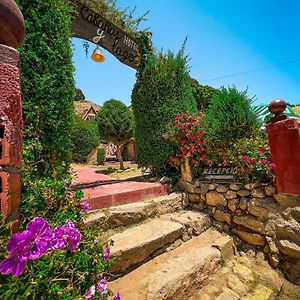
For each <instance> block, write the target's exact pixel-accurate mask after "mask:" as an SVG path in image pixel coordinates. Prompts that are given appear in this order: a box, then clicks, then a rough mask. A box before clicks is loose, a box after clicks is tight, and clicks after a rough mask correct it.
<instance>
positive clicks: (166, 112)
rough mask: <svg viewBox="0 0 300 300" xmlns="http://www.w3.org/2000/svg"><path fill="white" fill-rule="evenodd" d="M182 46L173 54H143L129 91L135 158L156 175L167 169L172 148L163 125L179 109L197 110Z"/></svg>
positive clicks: (171, 118) (180, 110) (179, 110)
mask: <svg viewBox="0 0 300 300" xmlns="http://www.w3.org/2000/svg"><path fill="white" fill-rule="evenodd" d="M183 50H184V47H183V48H182V49H181V50H180V51H179V53H178V54H177V55H174V54H173V53H171V52H169V53H168V54H166V55H164V54H162V53H161V54H158V55H156V54H149V55H147V56H146V58H145V61H144V64H143V68H142V69H141V70H140V71H139V73H138V80H137V82H136V84H135V86H134V89H133V92H132V106H133V112H134V117H135V125H136V134H135V138H136V146H137V161H138V163H139V165H140V166H141V167H151V168H152V169H153V171H154V172H155V173H157V174H158V175H160V174H164V173H166V172H167V165H168V158H169V156H170V155H172V154H173V152H174V148H173V146H172V145H171V144H170V143H168V142H167V141H166V140H165V139H163V137H162V136H163V134H164V133H165V131H166V125H167V124H168V122H169V121H171V120H173V118H174V117H175V115H176V114H177V113H179V112H182V111H188V112H191V113H192V112H197V105H196V102H195V99H194V97H193V91H192V87H191V85H190V82H189V69H188V65H187V57H186V56H185V55H184V51H183Z"/></svg>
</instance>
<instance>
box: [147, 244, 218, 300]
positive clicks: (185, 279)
mask: <svg viewBox="0 0 300 300" xmlns="http://www.w3.org/2000/svg"><path fill="white" fill-rule="evenodd" d="M220 257H221V254H220V251H219V250H217V249H214V248H212V247H204V248H200V249H197V250H191V251H187V252H185V253H184V254H183V255H181V256H178V257H174V258H172V259H170V260H168V261H167V262H166V263H165V264H163V265H162V266H161V267H160V270H159V271H157V272H155V273H153V274H152V276H151V278H150V280H149V284H148V292H147V300H168V299H172V300H182V299H187V298H188V297H191V296H192V295H193V294H194V293H195V291H196V290H198V289H199V288H200V287H201V286H202V285H203V283H204V282H205V281H206V280H207V278H208V277H209V276H210V275H211V274H212V273H213V272H214V270H215V269H216V268H217V264H218V263H219V260H220Z"/></svg>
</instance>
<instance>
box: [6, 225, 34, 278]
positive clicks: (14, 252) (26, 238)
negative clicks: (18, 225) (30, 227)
mask: <svg viewBox="0 0 300 300" xmlns="http://www.w3.org/2000/svg"><path fill="white" fill-rule="evenodd" d="M32 237H33V235H32V233H31V232H30V231H27V230H25V231H23V232H21V233H20V232H19V233H16V234H14V235H13V236H11V238H10V239H9V242H8V244H7V246H6V249H7V251H8V252H9V257H8V258H6V259H4V260H3V261H2V262H1V264H0V273H1V274H9V273H12V275H13V276H19V275H20V274H21V273H22V272H23V271H24V270H25V268H26V263H27V259H28V256H29V253H30V249H29V245H30V242H31V240H32Z"/></svg>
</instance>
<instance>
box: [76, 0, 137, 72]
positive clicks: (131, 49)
mask: <svg viewBox="0 0 300 300" xmlns="http://www.w3.org/2000/svg"><path fill="white" fill-rule="evenodd" d="M75 9H76V15H75V17H74V20H73V26H72V32H73V36H74V37H78V38H81V39H84V40H88V41H90V42H92V43H94V44H97V45H99V46H101V47H103V48H104V49H106V50H107V51H108V52H110V53H111V54H112V55H114V56H115V57H116V58H117V59H118V60H119V61H120V62H122V63H124V64H126V65H128V66H129V67H132V68H134V69H137V68H138V66H139V63H140V55H141V51H140V47H139V45H138V42H137V41H136V40H135V39H134V38H133V37H131V36H129V35H128V34H127V33H126V32H124V31H123V30H122V29H120V28H119V27H117V26H116V25H114V24H113V23H112V22H110V21H108V20H107V19H105V18H104V17H102V16H101V15H100V14H99V13H97V12H95V11H93V10H92V9H90V8H89V7H87V6H86V5H82V4H80V3H77V2H76V3H75Z"/></svg>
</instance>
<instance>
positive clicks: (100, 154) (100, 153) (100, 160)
mask: <svg viewBox="0 0 300 300" xmlns="http://www.w3.org/2000/svg"><path fill="white" fill-rule="evenodd" d="M104 162H105V149H104V148H98V149H97V164H98V165H104Z"/></svg>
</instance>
